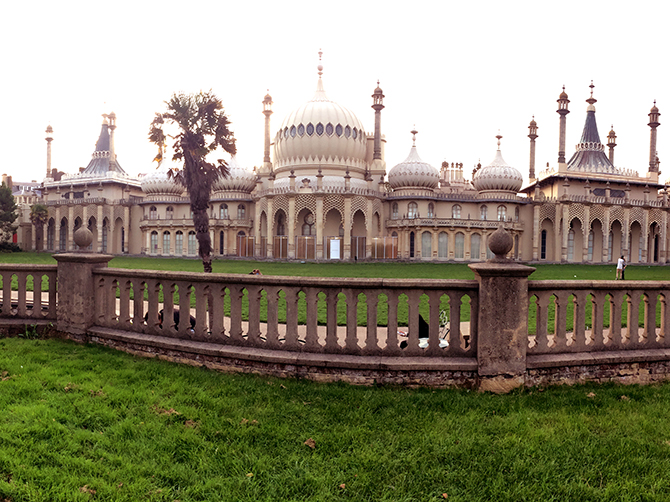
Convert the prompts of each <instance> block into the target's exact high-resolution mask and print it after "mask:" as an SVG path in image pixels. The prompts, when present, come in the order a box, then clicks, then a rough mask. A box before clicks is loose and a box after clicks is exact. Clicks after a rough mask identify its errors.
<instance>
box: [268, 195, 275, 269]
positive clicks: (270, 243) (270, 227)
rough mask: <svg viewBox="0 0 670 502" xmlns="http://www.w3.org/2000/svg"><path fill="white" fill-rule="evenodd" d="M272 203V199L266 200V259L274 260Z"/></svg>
mask: <svg viewBox="0 0 670 502" xmlns="http://www.w3.org/2000/svg"><path fill="white" fill-rule="evenodd" d="M273 206H274V201H273V199H272V197H269V198H268V213H267V218H268V234H267V258H274V251H273V246H274V243H275V238H274V236H275V215H274V208H273Z"/></svg>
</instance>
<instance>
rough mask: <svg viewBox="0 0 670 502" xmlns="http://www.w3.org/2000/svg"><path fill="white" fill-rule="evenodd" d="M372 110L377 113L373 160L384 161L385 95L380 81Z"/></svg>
mask: <svg viewBox="0 0 670 502" xmlns="http://www.w3.org/2000/svg"><path fill="white" fill-rule="evenodd" d="M372 109H373V110H374V111H375V144H374V153H373V155H372V160H373V161H374V160H381V159H382V132H381V124H382V110H383V109H384V93H383V92H382V90H381V87H379V80H377V88H376V89H375V91H374V92H373V93H372Z"/></svg>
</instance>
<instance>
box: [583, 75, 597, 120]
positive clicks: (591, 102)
mask: <svg viewBox="0 0 670 502" xmlns="http://www.w3.org/2000/svg"><path fill="white" fill-rule="evenodd" d="M589 87H590V88H591V96H589V99H587V100H586V102H587V103H588V104H589V106H588V107H587V108H586V111H587V112H595V111H596V107H595V106H593V104H594V103H596V102H597V101H598V100H597V99H596V98H594V97H593V88H594V87H595V85H593V80H591V85H589Z"/></svg>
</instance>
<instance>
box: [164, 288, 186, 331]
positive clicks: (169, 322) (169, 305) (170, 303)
mask: <svg viewBox="0 0 670 502" xmlns="http://www.w3.org/2000/svg"><path fill="white" fill-rule="evenodd" d="M182 286H183V287H184V288H186V287H188V285H187V284H186V283H180V284H179V285H178V284H176V283H170V284H169V285H165V284H163V307H162V308H161V309H160V311H159V312H158V318H159V319H160V318H161V317H162V319H163V321H162V330H163V335H164V336H169V337H172V338H179V335H178V331H179V326H177V325H176V324H177V323H175V322H174V317H175V308H174V294H175V292H179V295H180V297H181V292H182V290H181V288H182ZM161 312H162V314H161ZM179 320H180V321H181V312H180V315H179ZM189 327H190V326H189Z"/></svg>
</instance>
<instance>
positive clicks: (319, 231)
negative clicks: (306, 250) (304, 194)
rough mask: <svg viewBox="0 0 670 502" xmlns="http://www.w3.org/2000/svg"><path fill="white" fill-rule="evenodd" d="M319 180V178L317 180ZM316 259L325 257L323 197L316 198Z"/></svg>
mask: <svg viewBox="0 0 670 502" xmlns="http://www.w3.org/2000/svg"><path fill="white" fill-rule="evenodd" d="M319 179H320V178H319ZM315 221H316V223H315V224H316V259H317V260H323V259H324V257H325V253H324V249H323V196H322V195H317V196H316V215H315Z"/></svg>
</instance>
